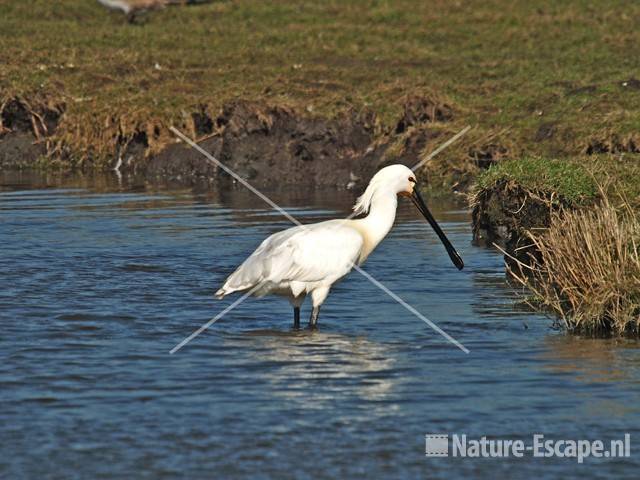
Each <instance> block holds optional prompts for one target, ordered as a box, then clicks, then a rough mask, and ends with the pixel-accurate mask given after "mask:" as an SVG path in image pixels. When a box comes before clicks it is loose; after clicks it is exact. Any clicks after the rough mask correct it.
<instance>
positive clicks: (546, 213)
mask: <svg viewBox="0 0 640 480" xmlns="http://www.w3.org/2000/svg"><path fill="white" fill-rule="evenodd" d="M570 205H571V204H570V202H568V201H566V200H564V199H558V198H557V197H556V198H554V195H553V193H552V192H544V191H539V192H532V191H530V190H528V189H526V188H524V187H523V186H522V185H519V184H518V183H517V182H514V181H511V180H506V179H505V180H501V181H498V182H496V183H495V184H494V185H492V186H491V187H490V188H484V189H481V190H479V191H478V192H476V194H475V197H474V199H473V210H472V223H473V239H474V242H476V243H477V244H480V245H485V246H498V247H500V248H501V249H503V250H504V251H505V252H507V254H508V255H506V256H505V260H506V261H507V264H508V265H509V266H511V267H515V266H516V265H515V262H513V261H512V259H511V258H510V257H509V256H511V257H513V258H515V259H517V260H518V261H520V262H523V263H524V264H529V263H530V261H531V257H530V256H531V255H533V256H534V257H535V258H537V256H538V252H537V251H536V250H535V248H534V247H533V245H532V244H531V241H530V240H529V238H528V236H527V232H531V231H536V230H539V229H545V228H548V227H549V225H550V223H551V214H552V213H553V212H554V211H557V210H558V209H560V208H562V207H568V206H570Z"/></svg>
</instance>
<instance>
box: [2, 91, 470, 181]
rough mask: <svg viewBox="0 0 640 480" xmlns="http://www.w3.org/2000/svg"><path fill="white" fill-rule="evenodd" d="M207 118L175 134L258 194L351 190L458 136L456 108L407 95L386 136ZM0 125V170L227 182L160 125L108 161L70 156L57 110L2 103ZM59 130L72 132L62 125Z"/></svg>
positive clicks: (371, 128) (296, 121)
mask: <svg viewBox="0 0 640 480" xmlns="http://www.w3.org/2000/svg"><path fill="white" fill-rule="evenodd" d="M210 111H211V109H210V108H209V107H207V106H198V107H197V108H194V109H193V111H192V112H191V113H190V114H188V115H187V121H184V122H183V124H182V125H177V127H178V128H180V129H181V130H182V131H183V132H184V133H185V134H186V135H188V136H190V137H194V138H196V139H197V141H198V143H199V144H200V145H201V146H202V147H203V148H204V149H205V150H206V151H208V152H210V153H211V154H212V155H214V156H215V157H216V158H218V159H219V160H220V161H222V162H224V164H225V165H227V166H229V167H230V168H231V169H233V170H234V171H236V172H238V173H239V174H240V175H242V176H243V177H244V178H246V179H248V180H249V181H251V182H252V183H254V184H256V185H262V186H268V185H276V184H279V185H282V184H288V185H292V184H296V185H308V186H339V187H343V188H356V187H358V186H361V185H362V184H363V183H366V181H367V180H368V179H369V178H370V177H371V175H372V174H373V173H374V172H375V171H376V170H377V169H379V168H380V167H382V166H384V165H385V164H389V163H396V162H398V163H406V164H414V163H416V162H417V161H418V160H419V158H420V156H421V155H422V154H423V153H424V152H425V151H427V150H429V149H430V148H431V149H433V148H435V146H437V145H438V144H439V143H441V142H442V141H444V139H446V138H447V137H448V136H450V135H451V132H454V131H455V130H453V129H451V128H449V129H448V128H447V127H446V125H447V122H450V121H451V120H452V119H453V117H454V109H453V108H452V107H451V106H450V105H447V104H444V103H439V102H437V101H434V100H432V99H429V98H426V97H421V96H413V97H408V98H407V99H406V100H405V102H404V107H403V112H402V115H401V116H400V118H399V119H398V121H397V123H396V124H395V125H393V126H391V127H389V128H386V129H385V128H383V127H382V126H381V125H380V122H379V121H378V119H377V116H376V114H375V112H372V111H368V110H361V111H348V112H345V113H342V114H340V115H339V116H337V117H335V118H330V119H327V118H322V117H318V116H313V115H311V114H309V113H308V112H299V111H296V110H294V109H291V108H287V107H284V106H281V105H270V104H267V103H263V102H248V101H233V102H229V103H227V104H225V105H224V106H223V107H222V108H221V109H220V110H219V111H218V113H217V114H215V115H212V114H210V113H209V112H210ZM1 118H2V124H1V125H0V126H1V129H0V168H2V169H4V170H7V169H29V168H44V169H47V168H61V169H69V170H74V169H76V170H81V171H90V170H99V171H108V170H114V171H116V172H118V173H120V174H135V175H137V176H143V177H146V178H147V179H149V180H150V181H167V180H170V181H180V182H182V183H186V184H191V183H202V182H218V181H227V180H229V178H228V175H227V174H226V173H225V172H223V171H219V169H218V168H217V167H216V166H215V165H212V164H210V162H208V161H207V160H206V159H205V158H204V157H203V156H202V155H201V154H200V153H198V152H196V151H194V150H193V149H191V148H190V147H188V146H185V145H183V144H181V143H177V142H176V140H175V138H173V137H172V136H171V135H170V134H169V133H167V131H166V130H167V129H166V126H163V125H161V124H160V125H144V126H139V127H137V128H136V129H134V130H133V131H131V132H128V133H125V132H123V131H122V129H121V128H120V129H119V130H116V133H114V134H113V135H111V137H108V141H107V142H106V147H107V148H106V151H107V154H106V155H98V154H96V151H98V149H97V148H95V149H91V148H88V149H87V150H86V151H81V152H76V151H74V150H73V148H72V147H71V146H70V145H69V144H67V143H65V135H66V134H65V135H62V134H60V132H59V131H58V130H59V127H60V125H61V124H62V122H64V120H65V117H64V105H62V104H60V105H57V106H56V107H55V108H50V107H47V108H43V107H42V105H41V106H40V108H39V109H38V108H32V107H31V106H30V104H29V103H28V102H26V101H24V100H23V99H17V98H14V99H11V100H10V101H9V102H6V103H5V104H4V105H3V108H2V109H1ZM434 125H435V127H434ZM60 130H61V128H60ZM65 130H66V131H67V132H68V131H69V130H70V127H69V125H65ZM67 136H68V135H67ZM109 152H111V153H109ZM475 152H476V150H474V149H470V150H469V153H468V155H467V156H465V158H464V159H463V161H467V162H469V163H470V164H471V165H474V162H477V159H476V158H475V156H476V153H475ZM467 183H468V180H467V181H465V182H464V184H465V185H466V184H467Z"/></svg>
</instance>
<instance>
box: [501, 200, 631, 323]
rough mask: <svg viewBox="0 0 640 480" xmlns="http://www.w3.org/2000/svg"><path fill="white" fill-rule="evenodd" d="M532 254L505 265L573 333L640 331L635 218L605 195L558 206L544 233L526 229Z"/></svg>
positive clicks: (628, 209)
mask: <svg viewBox="0 0 640 480" xmlns="http://www.w3.org/2000/svg"><path fill="white" fill-rule="evenodd" d="M529 238H530V240H531V241H532V242H533V244H534V246H535V250H536V252H537V253H536V255H535V256H533V255H532V256H531V259H530V260H531V261H530V262H529V265H525V264H523V263H522V262H517V267H512V268H510V271H511V273H512V275H513V276H514V278H516V279H517V280H518V281H519V282H520V283H521V284H522V285H523V286H525V287H526V288H528V289H529V290H530V291H531V292H533V294H534V298H533V300H534V302H535V303H536V304H538V305H543V306H545V307H547V308H550V309H551V310H552V311H554V312H556V313H557V314H558V315H559V316H560V318H561V319H562V320H563V321H564V325H565V326H566V328H567V329H568V330H570V331H572V332H576V333H588V334H616V335H621V334H632V335H638V333H640V329H639V327H640V219H639V218H638V216H637V214H636V213H634V212H633V210H632V209H631V207H630V206H629V205H628V204H625V205H624V207H623V208H622V210H619V209H616V208H615V207H614V206H613V205H612V204H611V202H610V201H609V200H608V199H607V197H606V196H605V197H604V199H603V200H602V201H601V202H600V203H598V204H597V205H594V206H592V207H590V208H584V209H578V210H575V209H574V210H562V211H558V212H554V213H553V214H552V216H551V225H550V227H549V229H547V230H546V231H539V230H538V231H530V232H529Z"/></svg>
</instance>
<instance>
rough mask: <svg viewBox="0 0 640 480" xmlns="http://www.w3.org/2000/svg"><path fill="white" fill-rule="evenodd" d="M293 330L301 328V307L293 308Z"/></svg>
mask: <svg viewBox="0 0 640 480" xmlns="http://www.w3.org/2000/svg"><path fill="white" fill-rule="evenodd" d="M293 328H295V329H298V328H300V307H293Z"/></svg>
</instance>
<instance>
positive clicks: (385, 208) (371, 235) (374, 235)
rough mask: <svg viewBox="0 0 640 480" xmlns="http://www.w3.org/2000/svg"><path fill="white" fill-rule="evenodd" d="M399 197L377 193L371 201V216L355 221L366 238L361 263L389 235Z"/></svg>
mask: <svg viewBox="0 0 640 480" xmlns="http://www.w3.org/2000/svg"><path fill="white" fill-rule="evenodd" d="M397 207H398V197H397V196H396V194H395V193H393V192H385V191H381V192H376V193H375V194H374V196H373V198H372V199H371V206H370V207H369V214H368V215H367V216H366V217H364V218H361V219H358V220H355V222H356V223H357V227H358V230H360V232H361V233H362V235H363V237H364V247H363V251H362V254H361V255H360V261H359V263H362V262H364V261H365V260H366V258H367V257H368V256H369V254H370V253H371V252H372V251H373V250H374V249H375V248H376V247H377V246H378V244H379V243H380V242H381V241H382V240H383V239H384V237H385V236H386V235H387V233H389V230H391V227H392V226H393V222H394V221H395V219H396V209H397Z"/></svg>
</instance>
